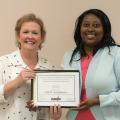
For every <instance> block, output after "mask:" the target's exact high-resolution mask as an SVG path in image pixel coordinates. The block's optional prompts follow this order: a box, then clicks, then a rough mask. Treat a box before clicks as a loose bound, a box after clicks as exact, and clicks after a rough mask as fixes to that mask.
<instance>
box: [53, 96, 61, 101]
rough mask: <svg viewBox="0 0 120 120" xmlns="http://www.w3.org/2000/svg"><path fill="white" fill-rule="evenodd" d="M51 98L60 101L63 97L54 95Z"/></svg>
mask: <svg viewBox="0 0 120 120" xmlns="http://www.w3.org/2000/svg"><path fill="white" fill-rule="evenodd" d="M51 100H55V101H60V100H61V98H60V97H59V96H58V97H52V98H51Z"/></svg>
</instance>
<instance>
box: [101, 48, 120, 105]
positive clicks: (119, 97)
mask: <svg viewBox="0 0 120 120" xmlns="http://www.w3.org/2000/svg"><path fill="white" fill-rule="evenodd" d="M113 69H114V74H115V76H116V82H117V89H116V91H115V92H111V93H110V94H107V95H99V99H100V106H101V107H105V106H120V48H119V49H118V50H117V52H116V53H115V58H114V64H113Z"/></svg>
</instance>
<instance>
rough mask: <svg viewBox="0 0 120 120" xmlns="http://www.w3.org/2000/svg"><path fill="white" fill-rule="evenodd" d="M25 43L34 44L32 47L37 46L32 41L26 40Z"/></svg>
mask: <svg viewBox="0 0 120 120" xmlns="http://www.w3.org/2000/svg"><path fill="white" fill-rule="evenodd" d="M25 43H28V44H32V45H34V44H35V42H34V41H31V40H25Z"/></svg>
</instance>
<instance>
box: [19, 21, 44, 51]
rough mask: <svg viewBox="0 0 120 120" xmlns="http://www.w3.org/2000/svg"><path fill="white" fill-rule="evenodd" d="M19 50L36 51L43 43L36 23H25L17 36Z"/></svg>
mask: <svg viewBox="0 0 120 120" xmlns="http://www.w3.org/2000/svg"><path fill="white" fill-rule="evenodd" d="M17 39H18V42H19V43H20V46H21V49H28V50H38V49H39V46H40V45H41V44H42V43H43V40H42V36H41V31H40V26H39V24H37V23H36V22H33V21H31V22H25V23H23V24H22V26H21V30H20V34H19V36H17Z"/></svg>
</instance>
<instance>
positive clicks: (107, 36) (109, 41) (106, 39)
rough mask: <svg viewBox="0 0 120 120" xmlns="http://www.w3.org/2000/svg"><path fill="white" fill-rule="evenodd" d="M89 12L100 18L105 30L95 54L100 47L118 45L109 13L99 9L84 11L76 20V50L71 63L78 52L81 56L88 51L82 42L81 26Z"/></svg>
mask: <svg viewBox="0 0 120 120" xmlns="http://www.w3.org/2000/svg"><path fill="white" fill-rule="evenodd" d="M88 14H93V15H95V16H97V17H98V18H99V19H100V21H101V23H102V26H103V31H104V35H103V38H102V40H101V42H100V43H99V44H98V45H96V46H95V48H94V50H93V55H94V54H95V53H96V52H97V51H98V50H99V49H100V48H104V47H108V48H109V47H110V46H114V45H116V43H115V41H114V39H113V37H112V36H111V23H110V20H109V18H108V17H107V15H106V14H105V13H104V12H103V11H101V10H99V9H89V10H87V11H85V12H84V13H82V14H81V15H80V16H79V17H78V18H77V20H76V23H75V30H74V41H75V43H76V48H75V49H74V51H73V53H72V57H71V60H70V63H71V62H72V61H73V57H74V56H75V54H76V53H78V52H79V54H80V55H81V57H82V56H86V52H85V50H84V44H83V42H82V38H81V34H80V28H81V24H82V22H83V19H84V17H85V16H86V15H88ZM109 50H110V49H109Z"/></svg>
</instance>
